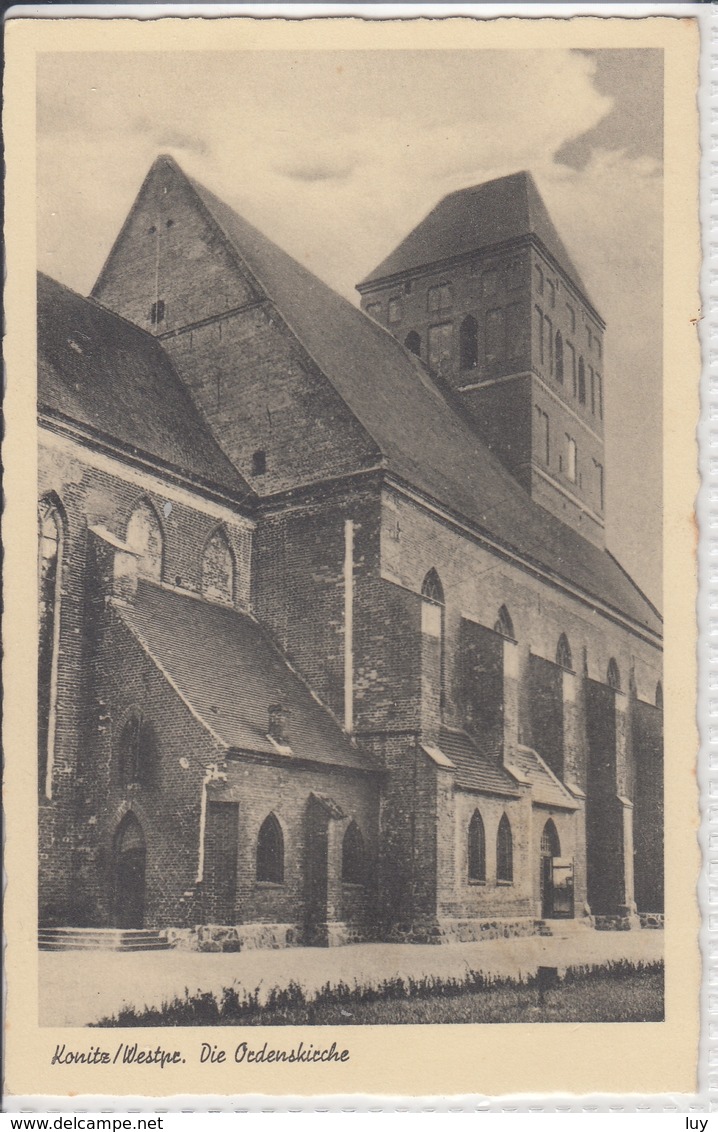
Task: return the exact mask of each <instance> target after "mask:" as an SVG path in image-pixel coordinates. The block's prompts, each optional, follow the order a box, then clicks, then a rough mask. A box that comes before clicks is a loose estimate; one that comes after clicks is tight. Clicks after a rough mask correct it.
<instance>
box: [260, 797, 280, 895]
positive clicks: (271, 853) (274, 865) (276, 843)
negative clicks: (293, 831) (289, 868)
mask: <svg viewBox="0 0 718 1132" xmlns="http://www.w3.org/2000/svg"><path fill="white" fill-rule="evenodd" d="M257 880H260V881H267V882H269V883H271V884H282V883H283V882H284V835H283V833H282V827H281V826H280V824H279V822H278V821H277V819H276V817H275V816H274V814H269V815H268V816H267V817H266V818H265V819H264V821H263V822H262V825H261V827H260V830H259V835H258V837H257Z"/></svg>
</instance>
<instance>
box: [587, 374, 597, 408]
mask: <svg viewBox="0 0 718 1132" xmlns="http://www.w3.org/2000/svg"><path fill="white" fill-rule="evenodd" d="M588 383H589V388H590V390H591V412H592V413H593V414H594V415H595V413H596V377H595V374H594V372H593V366H589V367H588Z"/></svg>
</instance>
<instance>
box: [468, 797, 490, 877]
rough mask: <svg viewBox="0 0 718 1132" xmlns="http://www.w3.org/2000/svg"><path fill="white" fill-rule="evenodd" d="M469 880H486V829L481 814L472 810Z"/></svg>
mask: <svg viewBox="0 0 718 1132" xmlns="http://www.w3.org/2000/svg"><path fill="white" fill-rule="evenodd" d="M468 850H469V853H468V857H469V880H474V881H482V880H486V831H485V829H484V823H483V820H482V817H481V814H480V813H479V811H478V810H474V813H473V815H472V818H471V821H470V822H469V843H468Z"/></svg>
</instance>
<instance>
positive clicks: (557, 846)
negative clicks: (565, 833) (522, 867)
mask: <svg viewBox="0 0 718 1132" xmlns="http://www.w3.org/2000/svg"><path fill="white" fill-rule="evenodd" d="M560 855H561V842H560V841H559V837H558V830H557V829H556V826H555V825H554V823H553V822H552V820H551V818H549V820H548V821H547V822H546V825H545V826H544V827H543V833H542V834H541V856H540V866H541V874H540V886H541V916H542V917H543V919H544V920H551V919H553V918H554V917H555V915H556V908H555V905H556V900H555V895H556V894H555V892H554V875H553V863H554V858H556V857H560Z"/></svg>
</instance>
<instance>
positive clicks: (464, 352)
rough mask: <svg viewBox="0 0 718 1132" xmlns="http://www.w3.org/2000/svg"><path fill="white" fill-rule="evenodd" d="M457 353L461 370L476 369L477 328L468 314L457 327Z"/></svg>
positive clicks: (477, 350)
mask: <svg viewBox="0 0 718 1132" xmlns="http://www.w3.org/2000/svg"><path fill="white" fill-rule="evenodd" d="M459 352H460V355H461V368H462V369H476V366H477V365H478V361H479V327H478V323H477V322H476V319H475V318H473V317H472V316H471V315H470V314H469V315H467V316H466V318H465V319H464V321H463V322H462V323H461V326H460V327H459Z"/></svg>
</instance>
